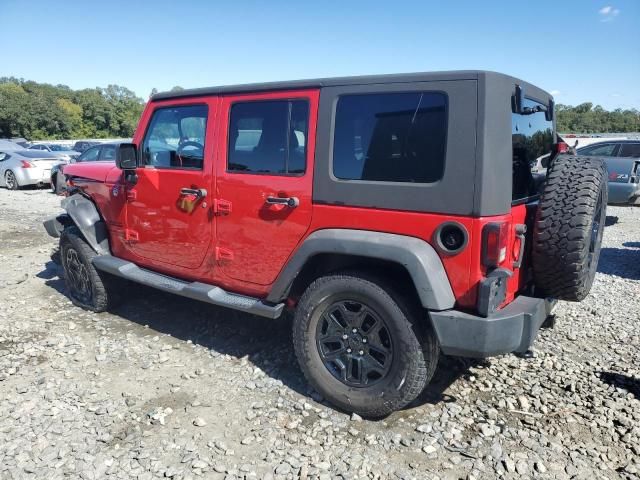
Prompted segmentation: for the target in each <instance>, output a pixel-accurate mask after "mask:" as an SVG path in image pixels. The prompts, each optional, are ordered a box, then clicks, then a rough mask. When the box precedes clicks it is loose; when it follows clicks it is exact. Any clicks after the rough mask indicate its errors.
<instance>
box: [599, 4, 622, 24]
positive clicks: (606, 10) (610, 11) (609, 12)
mask: <svg viewBox="0 0 640 480" xmlns="http://www.w3.org/2000/svg"><path fill="white" fill-rule="evenodd" d="M598 13H599V14H600V21H601V22H611V21H612V20H613V19H614V18H616V17H617V16H618V15H619V14H620V10H619V9H618V8H615V7H612V6H611V5H607V6H606V7H602V8H601V9H600V10H598Z"/></svg>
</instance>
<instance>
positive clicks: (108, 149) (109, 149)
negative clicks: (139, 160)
mask: <svg viewBox="0 0 640 480" xmlns="http://www.w3.org/2000/svg"><path fill="white" fill-rule="evenodd" d="M115 158H116V147H115V145H105V146H104V147H102V151H101V152H100V160H115Z"/></svg>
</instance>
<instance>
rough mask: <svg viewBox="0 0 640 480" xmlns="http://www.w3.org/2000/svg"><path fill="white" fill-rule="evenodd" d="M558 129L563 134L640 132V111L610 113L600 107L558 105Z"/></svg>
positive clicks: (590, 104) (633, 109) (615, 111)
mask: <svg viewBox="0 0 640 480" xmlns="http://www.w3.org/2000/svg"><path fill="white" fill-rule="evenodd" d="M555 111H556V119H557V120H556V129H557V130H558V132H563V133H627V132H640V111H638V110H637V109H635V108H632V109H628V110H622V109H621V108H617V109H615V110H613V111H608V110H605V109H604V108H602V107H601V106H600V105H596V106H595V107H594V106H593V104H592V103H589V102H587V103H581V104H580V105H577V106H575V107H572V106H570V105H561V104H558V105H556V109H555Z"/></svg>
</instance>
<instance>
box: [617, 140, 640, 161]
mask: <svg viewBox="0 0 640 480" xmlns="http://www.w3.org/2000/svg"><path fill="white" fill-rule="evenodd" d="M618 156H620V157H634V158H638V157H640V143H623V144H622V145H620V153H619V154H618Z"/></svg>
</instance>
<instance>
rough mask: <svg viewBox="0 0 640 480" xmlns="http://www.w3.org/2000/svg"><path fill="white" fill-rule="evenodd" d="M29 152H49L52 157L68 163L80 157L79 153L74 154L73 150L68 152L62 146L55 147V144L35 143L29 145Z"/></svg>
mask: <svg viewBox="0 0 640 480" xmlns="http://www.w3.org/2000/svg"><path fill="white" fill-rule="evenodd" d="M29 150H40V151H43V152H49V153H51V154H53V156H55V157H58V158H60V159H62V160H65V161H69V160H71V159H72V158H75V157H77V156H78V155H80V152H76V151H75V150H69V149H68V148H67V147H65V146H64V145H57V144H55V143H36V144H35V145H31V146H30V147H29Z"/></svg>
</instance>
